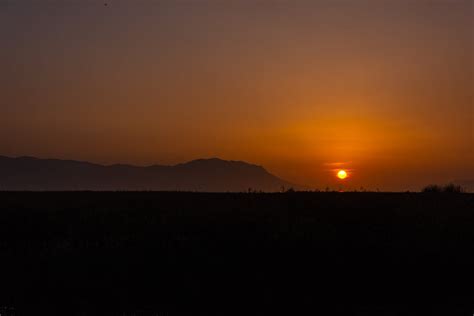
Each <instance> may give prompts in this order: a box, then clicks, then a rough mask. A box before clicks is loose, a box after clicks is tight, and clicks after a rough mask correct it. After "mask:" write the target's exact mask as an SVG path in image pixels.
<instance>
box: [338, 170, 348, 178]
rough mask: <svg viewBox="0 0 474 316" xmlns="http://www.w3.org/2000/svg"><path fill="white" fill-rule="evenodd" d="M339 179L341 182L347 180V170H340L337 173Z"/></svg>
mask: <svg viewBox="0 0 474 316" xmlns="http://www.w3.org/2000/svg"><path fill="white" fill-rule="evenodd" d="M337 177H338V178H339V179H341V180H342V179H345V178H347V172H346V171H345V170H339V171H338V172H337Z"/></svg>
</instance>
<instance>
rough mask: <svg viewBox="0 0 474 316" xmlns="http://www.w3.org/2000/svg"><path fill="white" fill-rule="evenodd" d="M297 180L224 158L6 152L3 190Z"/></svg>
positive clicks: (243, 187)
mask: <svg viewBox="0 0 474 316" xmlns="http://www.w3.org/2000/svg"><path fill="white" fill-rule="evenodd" d="M282 187H285V188H289V187H294V188H298V187H297V186H295V185H293V184H291V183H289V182H286V181H284V180H282V179H280V178H278V177H276V176H274V175H272V174H270V173H269V172H267V171H266V170H265V169H264V168H263V167H261V166H257V165H252V164H249V163H246V162H242V161H226V160H221V159H218V158H212V159H198V160H193V161H190V162H187V163H182V164H178V165H174V166H161V165H153V166H149V167H137V166H131V165H110V166H104V165H98V164H93V163H89V162H80V161H71V160H58V159H38V158H33V157H18V158H10V157H3V156H0V190H11V191H23V190H31V191H71V190H97V191H116V190H130V191H136V190H153V191H175V190H176V191H204V192H241V191H247V190H248V189H249V188H252V189H253V190H262V191H280V190H281V188H282Z"/></svg>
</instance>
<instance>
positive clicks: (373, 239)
mask: <svg viewBox="0 0 474 316" xmlns="http://www.w3.org/2000/svg"><path fill="white" fill-rule="evenodd" d="M473 227H474V196H473V195H472V194H434V195H432V194H419V193H397V194H395V193H333V192H329V193H325V192H320V193H315V192H313V193H310V192H307V193H303V192H291V194H286V193H275V194H267V193H253V192H252V194H248V193H246V192H245V193H240V194H232V193H222V194H211V193H209V194H207V193H180V192H169V193H164V192H163V193H153V192H149V193H147V192H142V193H141V192H135V193H132V192H130V193H126V192H122V193H119V192H117V193H107V192H104V193H94V192H82V193H80V192H77V193H8V192H0V253H1V255H2V256H1V258H0V259H1V269H0V283H1V284H0V307H1V306H5V307H6V306H9V307H12V308H15V309H14V310H15V311H16V313H17V314H16V315H38V314H40V315H101V316H102V315H132V314H135V315H256V314H263V315H269V314H275V313H277V312H278V313H280V314H281V313H283V314H286V315H306V314H308V315H377V316H381V315H425V314H429V315H434V314H436V315H456V314H460V313H463V314H466V315H469V314H470V313H471V312H472V307H473V304H472V302H473V294H474V291H473V286H474V273H473V269H472V267H473V266H474V230H473ZM1 310H2V309H0V311H1ZM9 310H13V309H9Z"/></svg>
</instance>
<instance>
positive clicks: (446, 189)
mask: <svg viewBox="0 0 474 316" xmlns="http://www.w3.org/2000/svg"><path fill="white" fill-rule="evenodd" d="M421 192H423V193H463V192H464V189H463V187H462V186H460V185H457V184H454V183H449V184H446V185H444V186H441V185H438V184H430V185H427V186H426V187H424V188H423V189H422V190H421Z"/></svg>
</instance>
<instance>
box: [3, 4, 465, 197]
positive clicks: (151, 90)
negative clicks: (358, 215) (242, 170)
mask: <svg viewBox="0 0 474 316" xmlns="http://www.w3.org/2000/svg"><path fill="white" fill-rule="evenodd" d="M136 2H138V3H136ZM136 2H135V1H133V2H131V1H109V5H108V6H107V7H105V6H103V4H102V3H101V2H100V1H55V2H52V1H51V2H45V3H40V2H39V1H26V0H25V1H18V2H16V1H11V2H8V1H7V2H2V4H0V37H1V38H2V50H0V69H2V71H1V72H0V86H1V91H2V93H1V95H0V120H1V122H0V123H1V124H0V155H10V156H20V155H30V156H38V157H54V158H66V159H77V160H88V161H93V162H99V163H132V164H139V165H148V164H155V163H156V164H174V163H179V162H183V161H188V160H192V159H195V158H205V157H220V158H223V159H232V160H245V161H248V162H252V163H256V164H260V165H263V166H265V167H266V168H267V169H268V170H269V171H271V172H272V173H274V174H276V175H278V176H280V177H282V178H284V179H287V180H289V181H293V182H295V183H300V184H306V185H309V186H310V187H317V188H324V187H326V186H330V187H338V186H339V185H340V184H339V182H338V181H337V180H336V178H335V175H334V172H333V169H335V168H339V167H343V168H345V169H348V170H349V171H350V176H349V178H347V179H346V180H345V181H344V183H345V184H344V186H347V187H352V188H360V187H361V186H363V187H365V188H371V189H375V188H380V189H381V190H405V189H419V188H420V187H421V186H423V185H425V184H428V183H431V182H439V183H443V182H448V181H452V180H457V179H461V180H462V179H466V180H467V179H474V130H473V125H474V116H473V86H474V85H473V71H474V67H473V63H474V61H473V56H474V55H473V50H472V43H473V29H474V27H473V21H474V16H473V15H474V13H473V4H472V1H470V0H452V1H443V0H432V1H430V0H419V1H416V0H411V1H392V0H382V1H370V0H361V1H357V5H356V4H354V1H342V0H341V1H319V2H317V1H311V2H308V1H291V2H290V1H258V2H256V1H229V2H222V1H149V2H148V1H143V2H142V1H140V2H139V1H136ZM336 166H337V167H336Z"/></svg>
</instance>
